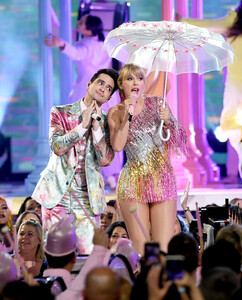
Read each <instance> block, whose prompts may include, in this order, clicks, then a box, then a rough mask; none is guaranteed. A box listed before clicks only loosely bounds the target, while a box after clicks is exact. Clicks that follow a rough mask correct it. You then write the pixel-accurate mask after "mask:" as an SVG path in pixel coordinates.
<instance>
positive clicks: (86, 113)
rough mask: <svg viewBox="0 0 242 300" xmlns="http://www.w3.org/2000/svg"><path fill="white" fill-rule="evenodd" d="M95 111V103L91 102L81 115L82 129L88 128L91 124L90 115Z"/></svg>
mask: <svg viewBox="0 0 242 300" xmlns="http://www.w3.org/2000/svg"><path fill="white" fill-rule="evenodd" d="M94 109H95V103H94V102H93V103H92V104H91V105H90V106H88V107H87V109H85V110H84V112H83V114H82V128H88V127H89V126H91V124H92V113H93V112H94Z"/></svg>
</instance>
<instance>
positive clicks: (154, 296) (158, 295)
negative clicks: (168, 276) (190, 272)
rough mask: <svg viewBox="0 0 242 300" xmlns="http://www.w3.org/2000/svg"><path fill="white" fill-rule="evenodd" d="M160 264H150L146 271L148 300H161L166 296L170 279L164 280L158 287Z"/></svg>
mask: <svg viewBox="0 0 242 300" xmlns="http://www.w3.org/2000/svg"><path fill="white" fill-rule="evenodd" d="M161 268H162V267H161V266H152V267H151V268H150V271H149V273H148V276H147V279H146V282H147V286H148V300H162V299H164V297H165V296H166V294H167V292H168V290H169V288H170V286H171V282H170V281H164V282H162V283H163V287H162V288H160V287H159V279H160V272H161Z"/></svg>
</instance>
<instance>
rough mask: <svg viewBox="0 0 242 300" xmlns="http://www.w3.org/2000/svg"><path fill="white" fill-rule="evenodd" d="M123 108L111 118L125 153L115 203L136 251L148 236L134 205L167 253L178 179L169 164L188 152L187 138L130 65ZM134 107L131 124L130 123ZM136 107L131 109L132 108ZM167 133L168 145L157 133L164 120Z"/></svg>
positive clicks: (122, 83)
mask: <svg viewBox="0 0 242 300" xmlns="http://www.w3.org/2000/svg"><path fill="white" fill-rule="evenodd" d="M118 85H119V93H120V97H121V103H119V104H117V105H116V106H114V107H112V108H111V109H110V110H109V113H108V121H109V127H110V140H111V145H112V147H113V149H114V150H115V151H122V150H123V149H124V150H125V152H126V156H127V162H126V164H125V165H124V167H123V169H122V171H121V173H120V176H119V180H118V185H117V200H118V203H119V205H120V208H121V212H122V215H123V217H124V221H125V223H126V226H127V228H128V232H129V235H130V237H131V240H132V242H133V245H134V247H135V248H136V250H137V251H138V252H139V253H141V254H143V252H144V243H145V242H146V240H145V237H144V235H143V233H142V231H141V229H140V227H139V226H138V224H137V222H136V220H135V218H134V217H133V216H132V215H131V213H130V212H129V209H130V207H132V206H135V207H136V212H137V214H138V216H139V218H140V219H141V221H142V223H143V226H144V228H145V230H146V232H147V233H149V232H151V235H152V239H153V240H154V241H158V242H159V243H160V248H161V249H162V250H163V251H167V245H168V242H169V240H170V238H171V237H172V236H173V234H174V223H175V217H176V208H177V202H176V201H177V191H176V180H175V176H174V172H173V168H172V166H171V163H170V157H169V155H170V153H171V152H172V151H173V150H174V151H175V152H176V153H177V152H178V148H179V147H181V148H184V147H185V143H186V133H185V131H184V129H183V128H182V126H181V125H180V124H179V123H178V122H177V120H176V119H175V118H174V116H173V115H172V113H171V110H170V108H169V106H168V105H166V107H165V108H162V97H157V96H152V97H148V96H144V95H143V91H144V88H145V75H144V73H143V70H142V69H141V68H139V67H138V66H135V65H133V64H126V65H124V66H123V67H122V69H121V70H120V75H119V78H118ZM131 105H133V107H134V113H133V117H132V121H129V110H130V106H131ZM131 107H132V106H131ZM162 119H163V120H164V124H165V125H164V129H163V130H164V131H165V133H164V134H165V136H166V130H167V128H169V129H170V131H171V137H170V139H169V141H168V142H163V141H162V140H161V139H160V137H159V134H158V128H159V125H160V122H161V120H162Z"/></svg>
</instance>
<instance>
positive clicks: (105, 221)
mask: <svg viewBox="0 0 242 300" xmlns="http://www.w3.org/2000/svg"><path fill="white" fill-rule="evenodd" d="M100 218H101V226H100V227H101V228H102V229H103V230H106V229H107V228H108V226H109V225H110V224H111V223H114V222H117V221H120V216H119V212H118V208H117V204H116V200H110V201H108V202H107V209H106V211H105V212H104V213H102V214H101V215H100Z"/></svg>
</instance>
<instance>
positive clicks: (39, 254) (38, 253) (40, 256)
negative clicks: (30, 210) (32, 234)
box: [18, 219, 45, 260]
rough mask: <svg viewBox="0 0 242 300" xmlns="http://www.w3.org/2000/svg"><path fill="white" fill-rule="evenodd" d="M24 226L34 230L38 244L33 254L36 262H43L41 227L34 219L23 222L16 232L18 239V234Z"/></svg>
mask: <svg viewBox="0 0 242 300" xmlns="http://www.w3.org/2000/svg"><path fill="white" fill-rule="evenodd" d="M24 225H31V226H33V227H34V228H35V231H36V233H37V236H38V239H39V240H40V244H39V246H38V248H37V251H36V254H35V257H36V258H37V260H44V258H45V256H44V239H43V236H44V235H43V229H42V226H41V225H40V223H39V222H38V221H36V220H34V219H29V220H26V221H24V222H23V223H22V224H21V225H20V227H19V230H18V237H19V234H20V231H21V228H22V227H23V226H24Z"/></svg>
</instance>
